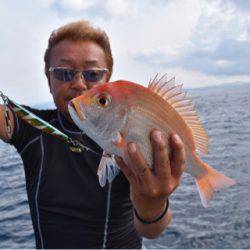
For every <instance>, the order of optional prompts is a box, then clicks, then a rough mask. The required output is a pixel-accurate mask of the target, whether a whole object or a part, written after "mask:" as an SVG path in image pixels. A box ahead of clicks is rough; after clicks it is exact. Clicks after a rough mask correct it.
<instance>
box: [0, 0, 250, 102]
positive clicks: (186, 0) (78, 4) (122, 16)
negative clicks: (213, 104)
mask: <svg viewBox="0 0 250 250" xmlns="http://www.w3.org/2000/svg"><path fill="white" fill-rule="evenodd" d="M80 19H87V20H89V21H90V22H91V24H92V25H94V26H97V27H100V28H101V29H103V30H105V31H106V32H107V34H108V35H109V38H110V42H111V48H112V52H113V57H114V73H113V76H112V78H111V80H112V81H113V80H118V79H126V80H130V81H133V82H137V83H140V84H143V85H144V86H147V84H148V82H149V80H150V78H153V77H154V76H155V75H156V74H157V73H159V74H164V73H167V74H168V75H169V77H170V78H171V77H175V79H176V81H177V82H178V83H181V84H183V85H184V87H186V88H196V87H204V86H214V85H218V84H223V83H250V1H248V0H227V1H226V0H224V1H223V0H32V1H30V0H22V1H20V0H10V1H0V30H1V36H0V55H1V60H0V74H1V79H0V91H2V92H3V93H4V94H6V95H7V96H9V97H10V98H12V99H13V100H15V101H16V102H19V103H21V104H35V103H43V102H50V101H52V97H51V95H50V92H49V88H48V83H47V79H46V77H45V75H44V61H43V56H44V52H45V49H46V47H47V42H48V38H49V36H50V34H51V32H52V31H53V30H55V29H57V28H58V27H60V26H62V25H64V24H66V23H68V22H71V21H77V20H80ZM246 86H247V85H246ZM248 87H249V85H248Z"/></svg>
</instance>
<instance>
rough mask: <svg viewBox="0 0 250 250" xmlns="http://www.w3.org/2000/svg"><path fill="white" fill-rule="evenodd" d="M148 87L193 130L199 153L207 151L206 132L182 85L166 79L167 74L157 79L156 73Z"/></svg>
mask: <svg viewBox="0 0 250 250" xmlns="http://www.w3.org/2000/svg"><path fill="white" fill-rule="evenodd" d="M148 88H149V89H150V90H151V91H153V92H154V93H156V94H157V95H159V96H160V97H162V98H163V99H164V100H165V101H167V102H168V103H169V104H170V105H171V106H172V107H173V108H174V109H175V110H176V111H177V112H178V113H179V114H180V115H181V116H182V118H183V119H184V121H185V122H186V123H187V124H188V126H189V127H190V128H191V130H192V132H193V136H194V140H195V146H196V149H198V150H199V151H200V152H201V153H207V150H208V136H207V133H206V131H205V129H204V128H203V126H202V125H201V122H200V120H199V117H198V115H197V113H196V110H195V108H194V105H193V104H192V101H191V100H190V97H188V96H187V93H185V92H184V91H183V89H182V85H176V83H175V78H171V79H169V80H168V79H167V74H164V75H163V76H162V77H160V78H159V79H158V74H157V75H156V76H155V78H154V79H153V80H150V82H149V85H148Z"/></svg>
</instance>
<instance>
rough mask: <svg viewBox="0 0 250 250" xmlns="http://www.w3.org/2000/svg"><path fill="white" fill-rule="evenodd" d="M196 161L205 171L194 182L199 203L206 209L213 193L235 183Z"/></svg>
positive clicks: (199, 160)
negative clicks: (198, 195)
mask: <svg viewBox="0 0 250 250" xmlns="http://www.w3.org/2000/svg"><path fill="white" fill-rule="evenodd" d="M197 158H198V157H197ZM196 160H198V162H197V163H198V164H199V165H200V167H202V168H203V169H204V170H206V171H205V172H206V173H205V174H202V175H200V176H198V177H196V178H195V181H196V184H197V187H198V190H199V194H200V198H201V203H202V205H203V206H204V207H208V203H209V200H210V199H211V198H212V196H213V192H214V191H217V190H219V189H222V188H226V187H230V186H232V185H235V184H236V182H235V181H234V180H233V179H231V178H229V177H227V176H225V175H224V174H221V173H220V172H218V171H216V170H215V169H213V168H212V167H210V166H209V165H208V164H206V163H204V162H203V161H202V160H201V159H200V158H198V159H196Z"/></svg>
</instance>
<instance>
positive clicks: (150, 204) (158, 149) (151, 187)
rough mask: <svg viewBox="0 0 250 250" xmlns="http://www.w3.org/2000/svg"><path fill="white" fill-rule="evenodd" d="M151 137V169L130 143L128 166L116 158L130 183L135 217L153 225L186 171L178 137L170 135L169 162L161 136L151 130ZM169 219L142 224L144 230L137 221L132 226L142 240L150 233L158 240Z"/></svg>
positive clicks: (135, 146) (158, 132) (183, 154)
mask: <svg viewBox="0 0 250 250" xmlns="http://www.w3.org/2000/svg"><path fill="white" fill-rule="evenodd" d="M150 137H151V143H152V148H153V159H154V160H153V161H154V163H153V168H149V166H148V165H147V163H146V161H145V159H144V158H143V157H142V155H141V152H140V149H139V146H138V145H136V144H135V143H133V142H131V143H129V145H128V155H129V159H130V164H129V165H126V164H125V163H124V161H123V160H122V159H121V158H118V157H117V158H116V159H117V163H118V165H119V167H120V169H121V170H122V172H123V173H124V175H125V176H126V178H127V179H128V181H129V182H130V197H131V200H132V203H133V205H134V208H135V209H136V211H137V213H138V215H139V216H140V217H141V218H142V219H143V220H146V221H152V220H154V219H156V218H158V217H159V216H160V215H161V214H162V213H163V211H164V209H165V207H166V201H167V199H168V197H169V196H170V194H171V193H172V192H173V191H174V190H175V189H176V188H177V187H178V185H179V184H180V178H181V175H182V173H183V171H184V169H185V151H184V145H183V143H182V141H181V139H180V137H179V136H178V135H176V134H171V135H170V138H169V145H170V148H171V157H170V158H169V152H168V149H167V144H166V142H165V141H164V139H163V137H162V133H161V132H160V131H158V130H154V131H152V133H151V136H150ZM168 217H169V218H168V221H167V219H165V223H163V222H161V223H155V225H153V224H149V225H146V224H145V226H144V225H143V224H142V223H138V221H137V223H135V224H137V225H140V226H139V227H140V230H139V231H140V232H141V234H142V236H145V237H147V231H149V229H150V231H151V233H150V235H154V236H157V235H159V233H161V231H162V230H164V229H165V227H166V226H167V224H168V223H169V219H170V215H169V214H168ZM166 218H167V216H166ZM163 221H164V219H163ZM151 225H152V226H151ZM150 226H151V227H150ZM145 228H146V231H145V230H144V229H145ZM137 229H138V227H137ZM154 229H155V230H154ZM152 230H153V231H154V232H152ZM143 232H145V233H143ZM143 234H146V235H143ZM150 238H151V237H150Z"/></svg>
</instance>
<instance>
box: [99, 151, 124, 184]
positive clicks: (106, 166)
mask: <svg viewBox="0 0 250 250" xmlns="http://www.w3.org/2000/svg"><path fill="white" fill-rule="evenodd" d="M119 172H120V170H119V168H118V165H117V164H116V161H115V158H114V155H112V156H110V157H108V156H106V153H105V152H103V156H102V158H101V161H100V164H99V167H98V170H97V175H98V178H99V183H100V185H101V187H104V186H105V185H106V181H107V180H108V182H109V183H111V182H112V181H113V180H114V178H115V177H116V176H117V175H118V173H119Z"/></svg>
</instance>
